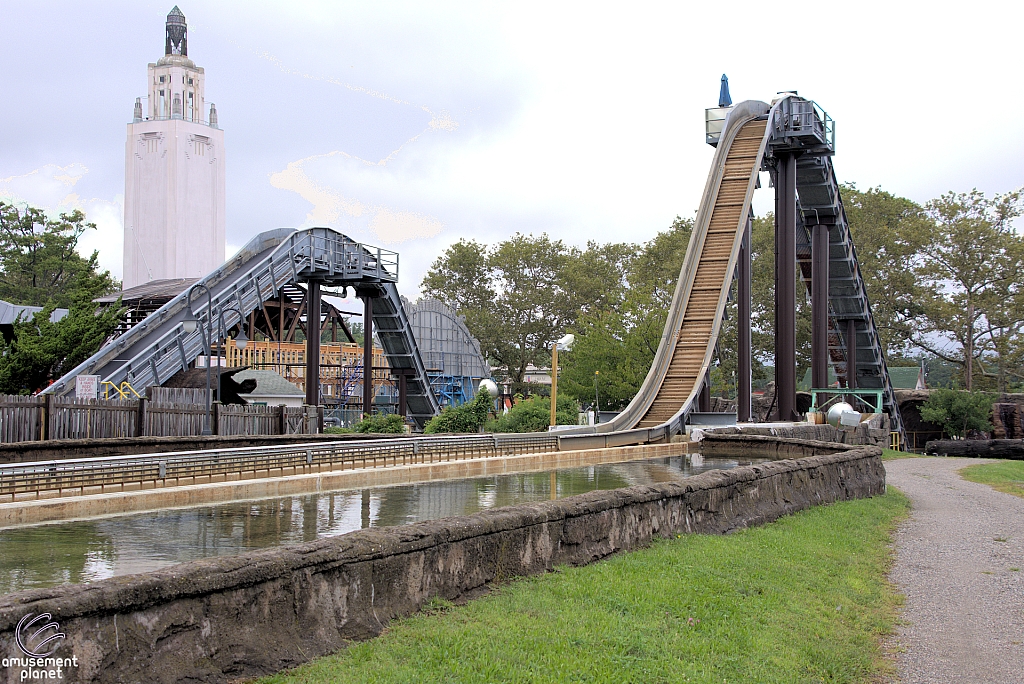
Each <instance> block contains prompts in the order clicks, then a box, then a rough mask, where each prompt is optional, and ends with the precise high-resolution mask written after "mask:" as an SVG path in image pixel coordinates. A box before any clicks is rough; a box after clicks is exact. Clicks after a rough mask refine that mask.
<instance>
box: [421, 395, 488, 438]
mask: <svg viewBox="0 0 1024 684" xmlns="http://www.w3.org/2000/svg"><path fill="white" fill-rule="evenodd" d="M493 406H494V404H493V399H492V397H491V395H490V393H489V392H488V391H487V390H485V389H482V390H479V391H478V392H477V393H476V396H475V397H473V400H472V401H467V402H466V403H465V404H462V405H461V406H445V407H444V409H443V410H442V411H441V413H440V414H439V415H437V416H434V417H433V418H431V419H430V420H429V421H427V424H426V425H425V426H424V428H423V432H425V433H427V434H439V433H449V432H479V431H480V428H481V427H483V425H484V423H486V422H487V415H488V414H489V413H490V412H491V409H492V408H493Z"/></svg>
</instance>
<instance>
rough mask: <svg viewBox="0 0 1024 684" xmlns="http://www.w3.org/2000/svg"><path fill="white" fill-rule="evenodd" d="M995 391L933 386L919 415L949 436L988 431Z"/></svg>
mask: <svg viewBox="0 0 1024 684" xmlns="http://www.w3.org/2000/svg"><path fill="white" fill-rule="evenodd" d="M993 401H995V395H992V394H989V393H987V392H968V391H964V390H953V389H937V390H933V391H932V392H931V394H930V395H929V396H928V399H927V400H926V401H925V402H924V403H923V404H921V418H923V419H924V420H926V421H928V422H930V423H935V424H936V425H941V426H942V431H943V432H945V433H946V434H947V435H949V436H951V437H966V436H967V433H968V432H969V431H973V430H978V431H980V432H988V431H989V430H991V429H992V423H990V422H989V417H990V416H991V415H992V402H993Z"/></svg>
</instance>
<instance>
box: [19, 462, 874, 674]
mask: <svg viewBox="0 0 1024 684" xmlns="http://www.w3.org/2000/svg"><path fill="white" fill-rule="evenodd" d="M884 491H885V470H884V468H883V466H882V461H881V450H880V449H878V448H877V447H863V448H860V449H855V450H850V451H843V452H842V453H837V454H833V455H828V456H812V457H809V458H804V459H796V460H786V461H776V462H771V463H765V464H761V465H754V466H746V467H741V468H736V469H733V470H728V471H711V472H707V473H704V474H701V475H698V476H696V477H693V478H690V479H688V480H687V481H686V482H682V483H666V484H661V485H657V486H639V487H629V488H625V489H618V490H612V491H600V492H590V493H588V494H581V495H579V496H573V497H569V498H566V499H562V500H559V501H549V502H542V503H534V504H527V505H521V506H514V507H509V508H502V509H496V510H492V511H486V512H482V513H477V514H475V515H469V516H463V517H457V518H448V519H445V520H438V521H431V522H423V523H416V524H412V525H406V526H401V527H391V528H383V529H370V530H362V531H359V532H353V533H350V534H346V535H342V536H339V537H334V538H329V539H322V540H318V541H316V542H312V543H308V544H303V545H299V546H291V547H284V548H277V549H270V550H265V551H259V552H254V553H250V554H245V555H240V556H233V557H225V558H214V559H206V560H201V561H196V562H192V563H186V564H183V565H178V566H174V567H172V568H168V569H166V570H162V571H157V572H152V573H147V574H143V575H135V576H127V577H115V578H111V579H108V580H103V581H100V582H96V583H94V584H89V585H75V586H64V587H59V588H54V589H45V590H31V591H25V592H20V593H17V594H11V595H8V596H4V597H2V598H0V654H2V655H3V656H4V657H8V656H11V657H14V656H16V655H17V648H18V647H17V646H16V645H15V638H14V633H13V632H14V630H15V628H16V626H17V624H18V621H19V620H20V619H21V618H22V617H23V616H24V615H25V614H27V613H41V612H48V613H51V614H52V615H53V619H54V620H55V621H56V622H58V623H59V624H60V627H61V631H63V632H64V633H66V634H67V639H66V641H65V643H64V644H63V645H62V646H61V648H60V650H59V651H58V652H57V653H56V654H55V655H57V656H61V657H70V656H71V655H74V656H76V657H77V658H78V663H79V665H78V667H77V668H72V669H68V670H66V671H65V680H64V681H70V682H139V681H147V682H184V681H189V682H195V681H204V682H223V681H233V680H239V679H242V678H246V677H253V676H257V675H261V674H266V673H270V672H275V671H278V670H280V669H282V668H285V667H290V666H294V665H297V664H299V663H301V662H304V661H307V660H309V659H312V658H314V657H317V656H321V655H324V654H326V653H330V652H332V651H335V650H337V649H339V648H342V647H343V646H344V645H345V644H346V643H347V642H348V641H350V640H353V639H366V638H369V637H372V636H374V635H376V634H379V633H380V632H381V630H383V629H384V627H385V626H386V625H387V624H388V622H389V621H390V620H392V619H394V618H396V617H399V616H404V615H408V614H410V613H413V612H415V611H416V610H418V609H419V608H420V606H421V605H422V604H423V603H424V602H425V601H426V600H428V599H429V598H431V597H433V596H442V597H444V598H447V599H450V600H455V599H459V598H460V597H468V596H473V595H476V594H477V593H479V592H481V591H483V590H485V589H486V587H487V586H488V585H489V584H490V583H492V582H496V581H501V580H504V579H507V578H509V577H513V576H517V575H531V574H536V573H542V572H544V571H546V570H549V569H551V568H552V567H554V566H556V565H560V564H574V565H581V564H586V563H590V562H593V561H595V560H598V559H601V558H604V557H606V556H608V555H610V554H613V553H616V552H618V551H625V550H630V549H635V548H638V547H642V546H645V545H647V544H649V543H650V541H651V540H652V538H654V537H666V536H670V535H674V534H679V533H710V534H721V533H725V532H729V531H732V530H736V529H741V528H744V527H747V526H750V525H756V524H760V523H765V522H769V521H771V520H775V519H776V518H778V517H780V516H782V515H785V514H787V513H792V512H794V511H798V510H801V509H805V508H808V507H810V506H813V505H816V504H821V503H829V502H833V501H839V500H846V499H855V498H860V497H867V496H873V495H876V494H881V493H883V492H884ZM18 674H19V673H18V670H17V668H14V669H8V670H6V672H5V674H4V676H6V677H7V680H6V681H12V682H13V681H17V677H18Z"/></svg>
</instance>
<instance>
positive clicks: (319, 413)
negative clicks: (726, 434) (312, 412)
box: [316, 406, 324, 435]
mask: <svg viewBox="0 0 1024 684" xmlns="http://www.w3.org/2000/svg"><path fill="white" fill-rule="evenodd" d="M316 417H317V434H321V435H322V434H323V433H324V407H323V406H317V407H316Z"/></svg>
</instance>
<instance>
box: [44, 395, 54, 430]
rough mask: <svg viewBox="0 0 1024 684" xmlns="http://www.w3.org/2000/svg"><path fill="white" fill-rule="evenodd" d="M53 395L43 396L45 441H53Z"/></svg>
mask: <svg viewBox="0 0 1024 684" xmlns="http://www.w3.org/2000/svg"><path fill="white" fill-rule="evenodd" d="M55 398H56V397H54V396H53V395H52V394H44V395H43V425H42V428H43V439H44V440H47V439H51V436H50V435H51V428H50V416H52V415H53V400H54V399H55Z"/></svg>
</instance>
